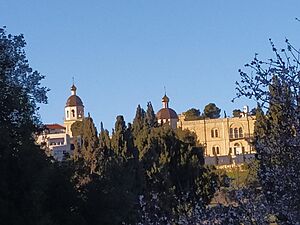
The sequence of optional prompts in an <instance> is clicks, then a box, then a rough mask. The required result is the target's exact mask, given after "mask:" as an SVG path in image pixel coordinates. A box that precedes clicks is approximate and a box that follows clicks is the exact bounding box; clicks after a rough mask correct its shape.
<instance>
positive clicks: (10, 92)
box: [0, 29, 81, 225]
mask: <svg viewBox="0 0 300 225" xmlns="http://www.w3.org/2000/svg"><path fill="white" fill-rule="evenodd" d="M24 47H25V41H24V38H23V36H22V35H18V36H12V35H6V33H5V31H4V29H0V106H1V110H0V149H1V151H0V180H1V182H0V221H1V223H5V224H8V225H9V224H14V225H18V224H29V225H30V224H32V225H33V224H49V225H52V224H53V225H54V224H74V223H75V221H77V224H81V223H80V216H79V215H78V211H77V209H76V208H74V207H73V205H74V204H75V203H74V202H76V195H75V191H74V188H73V186H72V184H71V183H70V182H69V180H68V179H67V175H66V176H65V173H67V170H65V169H63V168H61V167H59V165H56V164H54V163H51V162H50V159H49V158H47V157H46V155H45V154H44V152H43V151H42V150H41V149H40V148H39V147H38V146H36V145H35V142H34V139H33V133H34V132H36V131H37V128H38V127H39V126H40V121H39V117H38V113H37V109H38V107H37V104H38V103H46V101H47V97H46V91H47V89H46V88H45V87H42V86H40V81H41V80H42V79H43V76H41V75H40V74H39V73H38V72H37V71H33V70H32V69H31V68H30V66H29V64H28V61H27V59H26V55H25V51H24ZM62 196H63V197H64V198H62ZM58 199H59V200H60V201H58Z"/></svg>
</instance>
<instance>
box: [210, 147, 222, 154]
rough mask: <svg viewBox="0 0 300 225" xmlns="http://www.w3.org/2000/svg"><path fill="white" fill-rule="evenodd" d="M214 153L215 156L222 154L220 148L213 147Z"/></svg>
mask: <svg viewBox="0 0 300 225" xmlns="http://www.w3.org/2000/svg"><path fill="white" fill-rule="evenodd" d="M212 153H213V155H219V154H220V148H219V146H214V147H212Z"/></svg>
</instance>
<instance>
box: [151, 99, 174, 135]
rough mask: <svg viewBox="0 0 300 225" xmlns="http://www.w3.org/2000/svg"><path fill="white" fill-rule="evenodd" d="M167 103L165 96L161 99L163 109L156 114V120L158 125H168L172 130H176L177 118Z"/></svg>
mask: <svg viewBox="0 0 300 225" xmlns="http://www.w3.org/2000/svg"><path fill="white" fill-rule="evenodd" d="M169 101H170V100H169V98H168V96H167V95H166V94H165V95H164V97H163V98H162V104H163V108H162V109H161V110H159V111H158V112H157V114H156V118H157V122H158V123H159V124H165V123H168V124H169V125H170V126H171V127H172V128H173V129H176V127H177V122H178V116H177V113H176V112H175V111H174V110H173V109H171V108H169Z"/></svg>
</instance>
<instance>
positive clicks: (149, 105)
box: [145, 102, 157, 127]
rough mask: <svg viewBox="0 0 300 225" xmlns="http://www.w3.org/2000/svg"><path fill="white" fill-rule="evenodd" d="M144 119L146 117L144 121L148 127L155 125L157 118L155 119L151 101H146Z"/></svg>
mask: <svg viewBox="0 0 300 225" xmlns="http://www.w3.org/2000/svg"><path fill="white" fill-rule="evenodd" d="M145 119H146V123H147V125H148V127H155V126H157V119H156V116H155V113H154V110H153V106H152V103H151V102H148V103H147V111H146V116H145Z"/></svg>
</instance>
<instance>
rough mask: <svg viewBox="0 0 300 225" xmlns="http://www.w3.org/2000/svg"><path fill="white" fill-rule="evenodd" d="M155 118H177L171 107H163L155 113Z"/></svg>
mask: <svg viewBox="0 0 300 225" xmlns="http://www.w3.org/2000/svg"><path fill="white" fill-rule="evenodd" d="M156 118H157V119H159V120H163V119H167V120H168V119H178V116H177V113H176V112H175V111H174V110H173V109H171V108H163V109H161V110H159V111H158V112H157V114H156Z"/></svg>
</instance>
